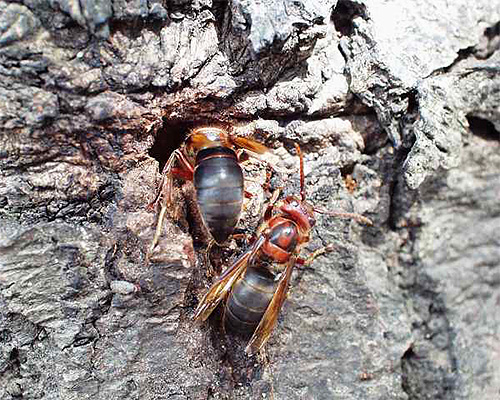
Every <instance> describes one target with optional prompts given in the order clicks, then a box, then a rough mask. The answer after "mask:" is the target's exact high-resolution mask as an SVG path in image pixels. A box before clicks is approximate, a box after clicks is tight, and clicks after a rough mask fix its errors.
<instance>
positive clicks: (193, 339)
mask: <svg viewBox="0 0 500 400" xmlns="http://www.w3.org/2000/svg"><path fill="white" fill-rule="evenodd" d="M499 47H500V5H499V4H498V2H492V1H489V0H488V1H487V0H480V1H476V2H470V1H465V0H458V1H453V2H445V1H438V2H436V1H429V0H419V1H412V2H400V1H396V0H393V1H369V2H368V1H361V0H352V1H351V0H341V1H335V0H331V1H319V0H299V1H287V0H283V1H276V0H265V1H258V2H256V1H250V0H233V1H213V0H192V1H189V0H186V1H180V0H175V1H173V0H172V1H157V0H151V1H149V2H143V1H131V2H126V1H122V0H116V1H109V0H101V1H83V0H80V1H73V0H59V1H48V0H45V1H43V0H42V1H23V2H5V1H1V0H0V174H1V176H0V179H1V182H2V183H1V184H0V399H18V398H22V399H35V398H43V399H73V398H78V399H179V400H180V399H258V398H274V399H384V400H386V399H410V400H413V399H446V400H448V399H493V398H498V397H499V396H500V347H499V344H498V343H500V332H499V328H498V327H499V326H500V313H499V312H498V307H499V306H498V304H499V303H500V261H499V260H500V239H499V236H498V230H499V227H500V202H499V193H500V133H499V132H500V108H499V107H498V105H499V104H500V51H499ZM202 124H218V125H220V124H224V126H229V125H234V126H235V131H236V132H239V133H242V134H248V133H250V134H252V135H253V136H254V137H255V138H257V139H258V140H261V141H263V142H265V143H266V144H267V145H268V146H269V147H271V148H272V149H273V151H274V152H275V154H276V155H278V156H279V158H280V159H281V161H280V169H281V170H286V169H287V170H289V171H290V172H289V174H286V176H285V178H284V179H285V181H286V189H287V190H286V191H287V192H288V193H297V191H298V185H299V184H298V180H299V178H298V175H297V172H296V171H297V164H298V161H297V157H296V156H295V155H294V154H295V153H294V151H293V142H297V143H299V144H300V145H301V147H302V149H303V151H304V152H305V154H306V161H305V163H306V165H305V166H306V183H307V193H308V198H309V199H310V201H311V202H313V203H314V204H315V205H317V206H319V207H322V208H325V209H339V208H340V209H344V210H347V211H355V212H358V213H362V214H364V215H366V216H368V217H370V218H371V219H372V220H373V222H374V224H373V226H371V227H366V226H362V225H359V224H357V223H355V222H352V221H348V220H343V219H339V218H334V217H331V216H326V215H318V223H317V226H316V227H315V228H314V229H313V231H312V240H311V242H310V245H308V248H307V251H312V250H314V249H317V248H319V247H321V246H322V245H326V244H330V243H332V244H333V245H334V246H335V250H334V251H333V252H331V253H329V254H327V255H324V256H321V257H319V258H318V259H316V260H315V261H314V263H313V264H312V265H311V267H310V268H303V269H297V270H296V272H295V273H294V278H293V282H292V287H291V292H290V295H289V298H288V301H287V303H286V304H285V306H284V308H283V310H282V313H281V317H280V320H279V324H278V326H277V328H276V330H275V332H274V334H273V336H272V338H271V340H270V341H269V343H268V345H267V347H266V351H265V352H264V353H262V354H259V355H258V356H256V357H247V356H246V355H245V354H244V352H243V349H244V346H245V341H244V340H242V339H241V338H238V337H235V336H233V335H229V334H224V333H223V332H222V330H221V328H220V324H219V322H220V316H219V317H218V315H215V316H214V318H212V319H211V320H210V321H209V322H208V323H206V324H201V325H199V324H195V323H194V322H193V321H192V320H191V317H192V315H193V310H194V308H195V307H196V304H197V302H198V301H199V299H200V297H201V296H202V295H203V293H204V291H205V290H206V288H207V287H208V285H209V284H210V282H211V280H212V279H213V278H212V277H211V276H210V274H209V273H208V272H209V271H208V268H207V266H206V263H205V258H204V255H203V250H204V248H205V245H206V232H205V231H204V230H203V228H202V226H201V224H200V220H199V216H198V215H197V211H196V206H195V204H194V200H193V189H192V187H191V185H190V184H189V183H186V184H184V185H178V186H177V189H176V192H175V196H176V201H175V206H174V207H173V209H171V210H169V215H168V217H167V218H166V219H165V222H164V226H163V234H162V236H161V238H160V241H159V243H158V246H157V247H156V249H155V251H154V252H153V254H151V257H150V258H149V259H146V252H147V249H148V246H149V245H150V243H151V240H152V238H153V235H154V230H155V224H156V220H157V214H156V211H155V210H150V209H148V207H147V205H148V204H149V203H150V202H151V201H152V200H153V198H154V196H155V193H156V186H157V184H158V181H159V178H160V172H159V167H161V165H162V164H163V163H164V162H165V160H166V158H167V157H168V156H169V154H170V153H171V152H172V151H173V150H174V149H175V148H176V147H177V146H179V144H180V143H181V142H182V140H183V138H184V137H185V135H186V133H187V132H188V131H189V129H191V128H193V127H195V126H198V125H202ZM245 174H246V175H247V176H250V177H251V178H252V181H251V182H249V183H248V190H249V191H250V192H252V193H253V194H254V196H253V197H252V198H251V199H250V200H249V201H248V203H247V205H246V209H245V212H244V213H243V216H242V219H241V221H240V229H241V230H242V231H243V232H247V233H248V232H252V231H254V230H255V229H256V227H257V225H258V222H259V215H260V211H261V209H262V207H263V205H264V203H265V200H266V193H264V191H263V189H262V185H261V183H262V182H263V181H264V179H265V172H264V169H263V168H262V166H261V165H259V164H258V163H252V162H249V163H247V164H246V165H245ZM235 243H236V242H232V243H231V244H230V247H229V248H228V249H223V250H217V251H215V252H214V254H213V258H214V264H216V265H219V266H221V265H227V264H228V263H229V262H230V260H231V259H233V257H234V256H236V255H237V254H240V253H241V252H242V251H243V250H244V248H241V247H240V248H238V246H236V245H235ZM216 314H217V313H216Z"/></svg>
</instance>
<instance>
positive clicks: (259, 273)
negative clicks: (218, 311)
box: [224, 267, 277, 334]
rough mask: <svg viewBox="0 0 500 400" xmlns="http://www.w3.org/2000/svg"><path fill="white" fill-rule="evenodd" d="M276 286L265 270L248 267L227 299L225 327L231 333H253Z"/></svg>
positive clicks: (273, 278) (273, 277)
mask: <svg viewBox="0 0 500 400" xmlns="http://www.w3.org/2000/svg"><path fill="white" fill-rule="evenodd" d="M276 284H277V282H276V281H275V276H274V275H273V274H272V273H271V272H269V271H268V270H267V269H265V268H258V267H248V268H247V270H246V271H245V275H244V276H243V278H242V279H240V280H239V281H238V282H237V283H236V284H235V285H234V286H233V290H232V291H231V294H230V295H229V298H228V299H227V302H226V310H225V313H224V318H225V324H226V327H227V328H228V329H229V330H232V331H233V332H240V333H243V334H251V333H253V332H254V331H255V329H256V328H257V325H259V322H260V320H261V319H262V316H263V315H264V313H265V311H266V309H267V306H268V305H269V303H270V301H271V299H272V297H273V295H274V292H275V290H276Z"/></svg>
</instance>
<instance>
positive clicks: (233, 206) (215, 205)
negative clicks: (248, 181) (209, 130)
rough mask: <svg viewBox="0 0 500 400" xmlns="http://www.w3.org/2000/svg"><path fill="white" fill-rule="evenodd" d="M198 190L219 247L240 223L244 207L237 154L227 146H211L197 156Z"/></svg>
mask: <svg viewBox="0 0 500 400" xmlns="http://www.w3.org/2000/svg"><path fill="white" fill-rule="evenodd" d="M194 187H195V189H196V197H197V202H198V207H199V209H200V213H201V216H202V218H203V222H204V223H205V225H206V227H207V228H208V230H209V232H210V234H211V235H212V237H213V238H214V239H215V241H216V242H217V243H219V244H221V243H223V242H225V241H226V240H227V238H228V237H229V236H230V235H231V234H232V233H233V230H234V228H235V226H236V224H237V223H238V220H239V218H240V213H241V206H242V204H243V172H242V171H241V167H240V165H239V164H238V159H237V157H236V153H235V152H234V151H233V150H231V149H229V148H227V147H222V146H218V147H210V148H207V149H203V150H200V151H199V152H198V154H197V156H196V167H195V169H194Z"/></svg>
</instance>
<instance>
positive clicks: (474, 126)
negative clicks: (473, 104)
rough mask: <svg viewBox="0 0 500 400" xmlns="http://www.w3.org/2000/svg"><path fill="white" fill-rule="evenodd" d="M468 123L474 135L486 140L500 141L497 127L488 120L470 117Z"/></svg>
mask: <svg viewBox="0 0 500 400" xmlns="http://www.w3.org/2000/svg"><path fill="white" fill-rule="evenodd" d="M467 121H468V122H469V127H470V130H471V131H472V133H473V134H474V135H476V136H479V137H481V138H483V139H486V140H500V132H498V131H497V130H496V129H495V126H494V125H493V124H492V123H491V122H490V121H488V120H487V119H484V118H480V117H474V116H471V115H468V116H467Z"/></svg>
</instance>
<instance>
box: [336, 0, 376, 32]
mask: <svg viewBox="0 0 500 400" xmlns="http://www.w3.org/2000/svg"><path fill="white" fill-rule="evenodd" d="M359 16H361V17H362V18H363V19H368V18H367V16H366V8H365V6H364V5H362V4H358V3H355V2H353V1H349V0H340V1H339V2H338V3H337V6H336V7H335V8H334V9H333V12H332V17H331V18H332V22H333V24H334V25H335V29H336V30H337V31H338V32H340V33H341V34H342V35H344V36H350V35H352V33H353V32H354V24H353V22H352V21H353V19H354V18H356V17H359Z"/></svg>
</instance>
